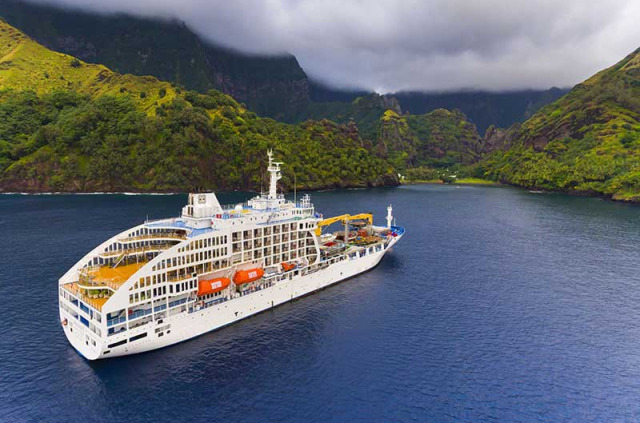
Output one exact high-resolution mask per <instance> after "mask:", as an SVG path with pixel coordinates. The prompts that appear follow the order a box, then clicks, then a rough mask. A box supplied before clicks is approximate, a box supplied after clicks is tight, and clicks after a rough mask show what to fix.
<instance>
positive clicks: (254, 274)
mask: <svg viewBox="0 0 640 423" xmlns="http://www.w3.org/2000/svg"><path fill="white" fill-rule="evenodd" d="M263 275H264V270H262V269H260V268H257V269H248V270H238V271H237V272H236V274H235V275H233V282H234V283H235V284H236V285H242V284H245V283H250V282H253V281H257V280H258V279H260V278H261V277H262V276H263Z"/></svg>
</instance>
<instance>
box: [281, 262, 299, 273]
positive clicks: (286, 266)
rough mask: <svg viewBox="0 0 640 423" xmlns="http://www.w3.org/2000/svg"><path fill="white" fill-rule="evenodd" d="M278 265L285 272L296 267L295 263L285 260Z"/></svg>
mask: <svg viewBox="0 0 640 423" xmlns="http://www.w3.org/2000/svg"><path fill="white" fill-rule="evenodd" d="M280 265H281V266H282V270H284V271H285V272H288V271H289V270H293V269H295V267H296V265H295V264H293V263H287V262H283V263H280Z"/></svg>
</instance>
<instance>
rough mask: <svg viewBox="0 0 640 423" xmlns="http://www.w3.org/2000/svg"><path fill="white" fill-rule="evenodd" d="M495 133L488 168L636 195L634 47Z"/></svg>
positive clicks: (543, 182) (563, 186) (638, 118)
mask: <svg viewBox="0 0 640 423" xmlns="http://www.w3.org/2000/svg"><path fill="white" fill-rule="evenodd" d="M505 139H507V142H504V140H505ZM496 140H498V142H497V144H499V145H501V148H500V149H499V150H498V151H496V152H494V153H493V155H491V156H490V157H489V158H488V159H487V160H486V162H485V164H484V166H485V170H486V173H487V175H489V176H492V177H494V178H497V179H499V180H502V181H504V182H507V183H511V184H514V185H520V186H524V187H530V188H543V189H549V190H560V191H566V192H574V193H582V194H588V195H594V194H595V195H605V196H610V197H612V198H614V199H617V200H628V201H640V49H639V50H636V51H635V52H633V53H632V54H630V55H629V56H627V57H626V58H625V59H624V60H622V61H621V62H619V63H618V64H616V65H614V66H612V67H611V68H609V69H606V70H604V71H602V72H600V73H598V74H596V75H595V76H593V77H591V78H590V79H588V80H587V81H585V82H583V83H581V84H578V85H577V86H576V87H575V88H573V89H572V90H571V91H570V92H569V93H568V94H567V95H565V96H564V97H562V98H561V99H559V100H558V101H556V102H554V103H552V104H550V105H547V106H545V107H544V108H542V109H541V110H540V111H539V112H538V113H536V114H534V115H533V116H532V117H531V118H530V119H529V120H527V121H526V122H525V123H524V124H522V125H521V126H518V127H514V128H512V129H511V130H510V131H508V133H505V134H502V135H501V136H496Z"/></svg>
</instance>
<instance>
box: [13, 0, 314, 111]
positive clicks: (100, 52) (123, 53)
mask: <svg viewBox="0 0 640 423" xmlns="http://www.w3.org/2000/svg"><path fill="white" fill-rule="evenodd" d="M0 16H1V17H3V18H4V19H5V20H6V21H7V22H8V23H9V24H11V25H13V26H14V27H17V28H18V29H20V30H21V31H23V32H25V33H26V34H27V35H29V36H30V37H31V38H33V39H35V40H36V41H38V42H39V43H40V44H42V45H44V46H46V47H48V48H49V49H51V50H54V51H59V52H62V53H66V54H69V55H71V56H74V57H77V58H78V59H80V60H83V61H85V62H88V63H100V64H103V65H105V66H107V67H109V68H110V69H113V70H114V71H116V72H119V73H131V74H134V75H153V76H155V77H157V78H159V79H161V80H165V81H170V82H175V83H177V84H178V85H181V86H184V87H185V88H187V89H191V90H196V91H200V92H206V91H207V90H209V89H217V90H220V91H222V92H224V93H227V94H230V95H232V96H233V97H234V98H235V99H236V100H238V101H240V102H244V103H246V105H247V107H249V108H250V109H251V110H253V111H255V112H256V113H259V114H262V115H265V116H271V117H275V118H281V117H283V116H285V115H289V114H291V113H293V112H294V111H295V110H297V109H298V108H300V107H302V106H304V105H305V104H306V103H307V102H309V82H308V80H307V76H306V74H305V73H304V71H303V70H302V68H300V66H299V64H298V62H297V60H296V58H295V57H293V56H290V55H288V56H280V57H258V56H247V55H244V54H241V53H238V52H235V51H231V50H229V49H225V48H222V47H219V46H216V45H214V44H212V43H210V42H206V41H204V40H202V39H201V38H199V37H198V36H197V35H196V34H194V33H193V32H192V31H191V30H190V29H189V28H188V27H186V26H185V25H184V24H183V23H181V22H177V21H158V20H149V19H141V18H136V17H132V16H127V15H122V14H118V15H96V14H89V13H85V12H80V11H76V10H68V9H58V8H54V7H50V6H45V5H38V4H33V3H26V2H24V1H19V0H0Z"/></svg>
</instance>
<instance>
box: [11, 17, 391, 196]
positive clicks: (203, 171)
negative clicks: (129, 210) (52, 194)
mask: <svg viewBox="0 0 640 423" xmlns="http://www.w3.org/2000/svg"><path fill="white" fill-rule="evenodd" d="M267 148H274V150H275V152H276V155H277V156H278V157H281V158H282V159H284V160H285V161H286V162H287V168H288V169H290V170H289V171H288V172H287V171H285V174H284V178H283V181H282V182H283V185H284V186H285V187H289V188H291V187H292V179H293V175H294V172H295V174H296V176H297V184H298V187H299V188H324V187H343V186H371V185H391V184H397V176H396V173H395V171H394V169H393V168H392V167H391V166H390V165H389V164H388V163H387V162H386V161H385V160H383V159H381V158H378V157H376V156H375V155H374V154H373V153H372V152H371V151H370V150H369V149H367V148H366V143H364V142H363V140H362V139H361V138H360V136H359V133H358V131H357V128H355V127H354V126H353V125H340V124H336V123H333V122H329V121H326V120H325V121H319V122H317V121H309V122H305V123H301V124H298V125H287V124H283V123H279V122H276V121H274V120H271V119H267V118H259V117H257V116H256V114H255V113H253V112H250V111H248V110H246V109H245V108H244V107H242V106H241V105H239V104H238V103H237V102H236V101H235V100H233V99H232V98H231V97H229V96H227V95H225V94H222V93H220V92H218V91H215V90H210V91H208V92H207V93H206V94H200V93H197V92H194V91H183V90H182V89H180V88H178V87H175V86H174V85H172V84H170V83H167V82H162V81H159V80H157V79H156V78H154V77H140V76H133V75H122V74H119V73H117V72H113V71H111V70H109V69H108V68H107V67H105V66H102V65H96V64H90V63H86V62H83V61H81V60H78V59H76V58H74V57H71V56H69V55H66V54H62V53H57V52H53V51H51V50H49V49H47V48H45V47H43V46H41V45H40V44H38V43H36V42H34V41H33V40H31V39H30V38H29V37H27V36H26V35H24V34H23V33H22V32H20V31H18V30H17V29H15V28H13V27H12V26H10V25H8V24H7V23H5V22H0V191H125V190H126V191H187V190H194V189H199V188H201V189H258V188H259V187H260V186H261V185H262V182H263V181H262V180H261V175H262V174H263V173H264V169H265V167H266V166H265V159H264V151H265V150H266V149H267Z"/></svg>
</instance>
